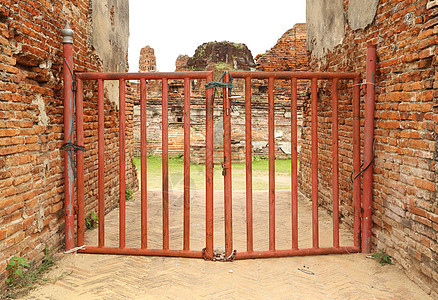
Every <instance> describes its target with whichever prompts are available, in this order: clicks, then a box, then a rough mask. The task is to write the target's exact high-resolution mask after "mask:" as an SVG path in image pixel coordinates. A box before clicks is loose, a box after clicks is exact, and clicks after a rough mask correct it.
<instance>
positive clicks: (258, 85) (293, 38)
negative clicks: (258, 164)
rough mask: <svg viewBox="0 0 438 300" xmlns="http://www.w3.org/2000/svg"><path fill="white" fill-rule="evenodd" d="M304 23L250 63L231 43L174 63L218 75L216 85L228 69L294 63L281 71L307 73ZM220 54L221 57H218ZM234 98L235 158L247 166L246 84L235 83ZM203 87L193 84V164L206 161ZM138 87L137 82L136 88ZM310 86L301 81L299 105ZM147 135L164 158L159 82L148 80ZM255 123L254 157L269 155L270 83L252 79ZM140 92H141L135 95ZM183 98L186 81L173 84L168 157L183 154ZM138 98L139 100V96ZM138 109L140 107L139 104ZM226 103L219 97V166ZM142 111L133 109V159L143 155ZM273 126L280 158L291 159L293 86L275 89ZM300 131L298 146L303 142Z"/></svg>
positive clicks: (216, 109)
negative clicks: (141, 144) (291, 91)
mask: <svg viewBox="0 0 438 300" xmlns="http://www.w3.org/2000/svg"><path fill="white" fill-rule="evenodd" d="M305 30H306V29H305V24H296V25H295V26H294V27H293V28H292V29H290V30H288V31H287V32H286V33H285V34H283V36H282V37H281V38H280V39H279V40H278V42H277V44H276V45H274V46H273V47H272V49H271V50H269V51H268V52H266V53H265V54H263V55H258V56H257V57H256V62H254V60H253V58H252V54H251V52H250V51H249V50H248V48H247V47H246V46H245V45H243V44H238V43H230V42H214V43H213V42H210V43H204V44H202V45H200V46H199V47H198V48H197V50H196V51H195V54H194V56H193V57H189V56H187V55H180V56H179V57H178V58H177V60H176V62H175V66H176V71H188V70H215V77H217V78H216V80H218V79H219V77H220V76H221V75H222V73H223V71H224V70H236V69H238V70H248V71H249V70H260V71H264V70H269V71H270V70H273V66H274V65H275V64H277V63H278V62H279V61H284V62H286V61H289V60H293V61H294V63H283V64H281V67H280V68H279V71H304V70H307V64H308V62H307V52H306V36H305ZM219 54H220V55H219ZM233 83H234V86H235V88H234V90H233V94H234V95H237V96H240V97H241V98H238V99H235V100H234V101H233V104H234V111H233V112H232V118H231V120H232V159H233V161H235V162H244V161H245V153H244V147H245V131H244V129H245V106H244V81H243V80H240V79H239V80H237V79H236V80H234V82H233ZM204 84H205V82H201V81H199V82H198V81H195V80H194V81H192V83H191V91H190V93H191V110H190V117H191V153H193V154H192V155H191V160H192V162H194V163H203V162H204V157H205V135H204V132H205V88H204ZM136 86H137V88H138V83H137V84H136ZM307 88H308V83H307V82H305V81H299V106H300V107H301V105H302V103H303V100H304V99H305V98H306V97H308V92H307ZM147 91H148V92H147V93H148V96H147V120H148V121H147V122H148V125H147V128H148V132H147V136H148V154H150V155H154V156H159V155H161V127H162V124H161V113H162V112H161V83H160V82H156V81H150V82H149V83H148V84H147ZM252 92H253V95H252V120H253V124H252V127H253V150H254V155H256V156H264V157H266V156H267V155H268V149H267V144H268V130H267V123H268V122H267V115H266V111H267V82H265V81H263V80H252ZM137 93H138V92H137ZM183 95H184V86H183V82H182V81H177V80H175V81H170V82H169V155H170V156H177V155H182V154H183V149H184V136H183ZM136 97H137V99H139V98H140V97H139V95H138V94H137V96H136ZM137 104H139V103H138V102H137ZM298 114H299V122H298V123H299V124H298V125H299V127H300V128H301V109H299V110H298ZM221 115H222V99H221V98H219V97H215V102H214V118H215V121H214V145H215V146H214V147H215V150H214V157H215V163H221V162H222V153H223V152H222V142H223V141H222V117H221ZM139 119H140V108H139V105H136V106H135V124H136V125H135V128H136V131H135V136H136V141H137V145H136V148H135V155H140V142H139V141H140V138H139V137H140V121H139ZM275 122H276V125H275V126H276V137H277V138H276V140H277V148H276V155H277V156H278V157H290V151H291V150H290V124H291V118H290V84H287V85H285V82H283V81H277V82H276V90H275ZM300 132H301V130H300V129H299V141H300V142H299V143H301V139H300V137H301V135H300Z"/></svg>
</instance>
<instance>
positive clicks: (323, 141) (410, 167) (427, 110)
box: [300, 0, 438, 299]
mask: <svg viewBox="0 0 438 300" xmlns="http://www.w3.org/2000/svg"><path fill="white" fill-rule="evenodd" d="M323 2H324V1H320V0H307V7H308V13H307V34H308V35H307V36H308V40H307V43H308V48H309V50H311V54H312V55H311V60H310V69H311V70H312V71H336V72H351V71H354V72H360V73H361V74H362V79H363V80H364V79H365V66H366V65H365V64H366V60H365V57H366V49H367V45H368V44H375V45H376V46H377V56H378V61H377V78H376V82H377V84H376V111H375V133H374V135H375V159H374V179H373V180H374V183H373V206H372V208H373V219H372V220H373V228H372V251H377V250H379V249H381V248H385V250H386V251H387V253H388V254H389V255H391V256H392V257H393V258H394V259H395V261H396V262H397V264H398V265H399V266H400V267H401V268H402V269H403V270H404V271H405V273H406V275H407V276H408V277H409V278H410V279H412V280H413V281H414V282H416V283H417V284H418V285H419V286H420V287H422V288H423V289H424V290H425V291H426V292H427V293H429V294H430V295H431V296H432V298H434V299H437V298H438V198H437V192H436V191H437V183H438V181H437V171H438V169H437V165H438V164H437V157H438V155H437V153H438V150H437V149H438V148H437V144H436V141H437V136H438V127H437V122H438V114H437V113H438V94H437V92H436V89H437V87H438V82H437V78H438V68H437V57H438V47H437V44H438V42H437V41H438V40H437V38H436V34H437V32H438V25H437V20H438V6H437V5H438V3H437V1H426V0H422V1H405V0H397V1H375V0H361V1H353V0H350V1H342V0H339V1H338V0H336V1H333V2H330V5H328V4H327V3H323ZM320 28H324V30H321V29H320ZM329 89H330V87H329V86H328V89H327V88H325V86H324V85H323V84H320V89H319V96H320V97H319V99H320V101H319V103H318V106H319V111H318V116H319V117H318V119H319V121H320V122H321V123H320V125H318V126H319V134H318V140H319V141H320V143H319V150H318V151H319V153H320V155H321V158H320V166H321V169H320V171H319V197H320V200H321V204H322V205H323V206H324V207H326V208H327V209H330V207H331V196H330V194H331V169H330V166H331V150H330V149H331V124H330V123H331V109H330V107H331V100H330V97H331V96H330V95H331V93H330V90H329ZM350 90H351V84H350V85H349V86H347V85H346V84H345V83H344V84H342V85H341V86H340V94H342V95H343V96H342V97H341V99H340V108H341V109H340V129H341V131H343V132H341V134H340V154H341V155H342V158H341V159H340V178H341V182H343V184H342V185H341V187H340V188H341V192H340V198H341V204H342V205H344V204H347V203H351V199H352V194H351V190H352V184H351V182H350V180H349V176H350V172H351V171H352V158H351V135H348V134H347V132H351V119H352V114H351V100H350V99H351V94H350V92H349V91H350ZM361 94H362V95H361V101H362V105H363V103H364V102H363V101H364V97H363V96H364V95H363V90H362V91H361ZM309 102H310V101H309ZM309 102H306V103H305V104H304V111H303V127H304V130H303V141H309V140H310V131H309V130H310V103H309ZM362 107H363V106H362ZM361 118H363V111H362V115H361ZM362 141H363V136H362ZM301 158H302V160H301V167H302V169H301V172H300V176H301V178H300V179H301V180H300V184H301V189H302V190H303V191H306V192H307V194H309V193H310V188H311V187H310V185H309V183H310V180H309V178H310V172H309V168H310V144H309V143H308V142H307V143H304V144H303V150H302V153H301ZM362 159H363V155H362ZM343 214H344V215H345V220H346V221H347V222H348V219H349V216H350V214H351V212H350V211H348V210H347V209H346V206H344V208H343ZM350 221H351V220H350Z"/></svg>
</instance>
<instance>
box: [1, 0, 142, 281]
mask: <svg viewBox="0 0 438 300" xmlns="http://www.w3.org/2000/svg"><path fill="white" fill-rule="evenodd" d="M89 5H90V4H89V1H87V0H77V1H64V0H53V1H31V2H30V1H18V0H3V1H2V2H1V4H0V72H1V79H0V283H2V284H3V283H4V282H5V280H4V279H5V276H7V273H6V270H5V269H6V265H7V262H8V261H9V259H10V258H11V257H12V256H14V255H16V256H22V257H25V258H26V260H27V261H28V262H30V263H31V264H32V265H37V264H39V263H41V258H42V256H43V254H44V249H45V246H48V247H51V246H55V247H59V246H61V245H62V244H63V241H64V209H63V200H64V178H63V176H64V175H63V174H64V167H63V163H64V161H63V151H62V150H60V148H61V146H62V144H63V138H64V136H63V82H62V42H61V41H62V38H61V35H60V30H61V29H62V28H63V27H64V25H65V22H66V21H69V22H70V26H71V27H72V29H73V30H74V32H75V35H74V46H73V51H74V62H75V67H74V71H76V72H77V71H99V70H100V69H101V61H100V60H99V57H97V56H96V55H95V54H94V52H93V50H92V47H91V46H90V40H89V39H90V30H91V29H90V20H89V18H90V15H91V9H90V7H89ZM96 90H97V88H96V87H94V86H91V85H88V84H87V85H85V101H84V122H85V124H84V128H85V134H84V136H85V144H86V146H85V201H86V215H88V214H89V213H90V211H91V210H94V211H96V206H97V200H96V197H97V163H96V162H97V103H96V97H95V93H94V91H96ZM117 113H118V110H117V108H116V107H115V106H114V104H113V103H112V102H111V101H109V100H108V99H107V100H106V102H105V116H106V119H105V127H106V129H105V138H106V145H105V155H106V156H105V172H106V178H105V186H106V198H105V199H106V201H107V204H106V208H107V209H108V210H109V209H111V208H112V207H114V206H116V205H117V202H116V201H117V198H118V183H117V182H118V149H117V147H118V142H117V136H118V120H117V118H118V117H117ZM127 115H128V116H127V119H128V121H127V157H128V159H129V162H128V163H127V187H130V188H131V189H135V188H136V185H137V184H138V183H137V179H136V175H135V172H134V171H133V167H132V164H131V162H130V160H131V159H132V154H133V150H132V144H131V142H130V140H131V138H130V137H131V136H132V131H133V130H132V115H133V101H132V99H129V98H128V101H127ZM0 285H1V284H0Z"/></svg>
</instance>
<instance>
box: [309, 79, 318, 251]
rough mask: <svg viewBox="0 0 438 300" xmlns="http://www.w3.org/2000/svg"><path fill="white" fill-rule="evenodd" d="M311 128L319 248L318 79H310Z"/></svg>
mask: <svg viewBox="0 0 438 300" xmlns="http://www.w3.org/2000/svg"><path fill="white" fill-rule="evenodd" d="M311 82H312V83H311V88H312V94H311V124H312V125H311V130H312V134H311V136H312V138H311V140H312V245H313V248H319V230H318V229H319V227H318V226H319V225H318V95H317V93H318V81H317V78H312V81H311Z"/></svg>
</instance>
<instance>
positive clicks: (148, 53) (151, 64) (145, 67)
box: [138, 46, 157, 72]
mask: <svg viewBox="0 0 438 300" xmlns="http://www.w3.org/2000/svg"><path fill="white" fill-rule="evenodd" d="M138 65H139V68H140V70H139V71H140V72H155V71H157V59H156V57H155V51H154V49H153V48H151V47H150V46H146V47H144V48H142V49H141V50H140V58H139V61H138Z"/></svg>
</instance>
